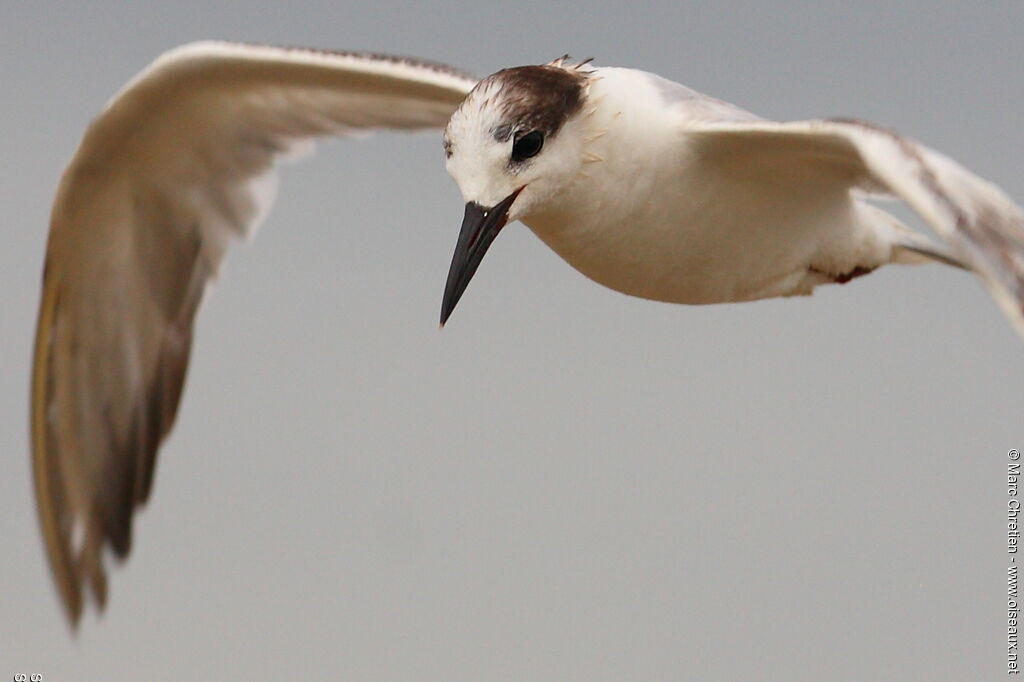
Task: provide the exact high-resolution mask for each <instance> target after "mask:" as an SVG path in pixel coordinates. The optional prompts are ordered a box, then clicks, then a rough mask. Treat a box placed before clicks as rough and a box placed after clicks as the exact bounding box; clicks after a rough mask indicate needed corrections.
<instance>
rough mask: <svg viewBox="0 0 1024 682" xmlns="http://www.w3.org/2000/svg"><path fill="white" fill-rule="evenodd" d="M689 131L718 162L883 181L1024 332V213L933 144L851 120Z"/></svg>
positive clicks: (863, 186)
mask: <svg viewBox="0 0 1024 682" xmlns="http://www.w3.org/2000/svg"><path fill="white" fill-rule="evenodd" d="M687 133H688V136H689V139H690V140H691V141H692V142H693V143H694V144H695V145H696V148H697V149H698V150H700V153H702V154H704V155H705V158H706V159H708V160H709V161H710V162H711V163H717V164H724V165H727V166H729V167H730V168H735V169H736V170H737V172H744V173H772V174H773V177H777V176H779V175H783V176H787V177H791V178H800V177H803V178H815V179H820V178H822V177H828V178H829V179H830V180H831V181H832V182H839V183H843V184H846V185H847V186H848V187H849V188H850V189H851V190H853V191H858V190H863V191H869V192H873V191H877V190H878V189H879V188H881V189H883V190H885V191H887V192H890V193H892V194H893V195H895V196H896V197H898V198H900V199H902V200H903V201H904V202H906V203H907V204H908V205H909V206H910V207H911V208H912V209H914V211H916V212H917V213H918V214H919V215H920V216H921V217H922V218H923V219H924V220H925V221H926V222H927V224H928V225H929V226H930V227H931V228H932V230H934V232H935V233H936V234H937V235H938V236H939V237H940V238H941V239H942V240H943V242H945V244H946V245H947V247H948V249H949V254H948V255H947V254H943V253H941V252H939V251H936V252H935V253H936V256H935V257H937V258H938V259H939V260H945V261H946V262H950V263H952V264H955V265H959V264H961V263H962V264H964V265H965V266H966V267H968V268H969V269H970V270H972V271H973V272H975V273H976V274H977V275H978V276H979V277H980V278H981V280H982V281H983V282H984V284H985V286H986V287H987V288H988V290H989V292H990V293H991V294H992V296H993V298H994V299H995V300H996V303H997V304H998V305H999V307H1000V308H1001V309H1002V311H1003V313H1004V314H1005V315H1006V316H1007V317H1008V318H1009V320H1010V322H1011V323H1012V324H1013V326H1014V328H1015V329H1016V330H1017V332H1018V333H1019V334H1021V335H1022V336H1024V212H1022V211H1021V209H1020V207H1018V206H1017V205H1016V204H1014V203H1013V201H1012V200H1011V199H1010V198H1009V197H1007V196H1006V194H1005V193H1003V191H1002V190H1000V189H999V188H998V187H996V186H995V185H993V184H992V183H990V182H988V181H986V180H984V179H982V178H980V177H978V176H977V175H975V174H974V173H972V172H970V171H969V170H967V169H966V168H964V167H963V166H961V165H960V164H958V163H956V162H955V161H953V160H952V159H950V158H948V157H946V156H944V155H942V154H940V153H939V152H937V151H935V150H933V149H930V148H928V147H925V146H924V145H921V144H919V143H917V142H915V141H913V140H911V139H909V138H906V137H903V136H901V135H898V134H897V133H894V132H892V131H889V130H886V129H884V128H881V127H878V126H875V125H872V124H869V123H865V122H863V121H857V120H853V119H832V120H813V121H794V122H789V123H773V122H768V121H750V122H735V121H712V122H689V123H688V125H687ZM911 247H912V250H918V251H920V250H921V246H920V245H911ZM929 253H930V252H929Z"/></svg>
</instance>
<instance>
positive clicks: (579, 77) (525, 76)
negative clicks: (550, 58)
mask: <svg viewBox="0 0 1024 682" xmlns="http://www.w3.org/2000/svg"><path fill="white" fill-rule="evenodd" d="M586 82H587V74H586V72H584V71H575V70H573V69H571V68H563V67H559V66H550V65H545V66H516V67H513V68H511V69H503V70H501V71H498V72H497V73H495V74H493V75H491V76H488V77H487V78H485V79H484V80H483V81H481V82H480V84H478V85H477V87H484V86H486V85H497V86H498V87H499V93H500V94H499V97H501V107H502V113H503V118H504V123H503V124H502V125H501V126H499V127H498V128H497V129H496V130H495V131H494V133H495V135H494V136H495V137H496V138H498V139H499V140H507V139H508V138H509V137H511V135H512V133H513V132H515V131H516V130H523V131H529V130H540V131H542V132H544V133H545V134H546V135H548V136H551V135H554V134H555V133H557V132H558V131H559V129H561V127H562V125H563V124H564V123H565V122H566V121H568V120H569V118H570V117H572V116H573V114H575V113H577V112H578V111H579V110H580V107H581V106H583V89H584V87H585V85H586Z"/></svg>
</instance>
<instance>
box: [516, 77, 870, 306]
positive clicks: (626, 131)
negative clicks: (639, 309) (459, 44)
mask: <svg viewBox="0 0 1024 682" xmlns="http://www.w3.org/2000/svg"><path fill="white" fill-rule="evenodd" d="M596 75H597V76H598V77H599V79H598V80H596V81H595V82H594V83H593V85H592V86H591V89H590V91H589V97H588V100H589V102H588V106H591V107H592V108H593V114H592V115H590V117H589V125H590V128H591V133H590V137H591V138H593V139H592V141H591V142H589V144H588V147H587V152H588V153H590V154H593V155H595V156H597V157H599V158H600V159H601V160H600V161H596V162H593V163H589V164H586V165H584V167H583V171H582V173H581V175H580V176H579V177H578V179H577V180H576V181H575V183H574V184H573V186H572V187H571V188H570V189H569V190H568V191H567V192H566V193H565V195H564V196H565V198H564V200H563V201H561V202H560V204H559V205H558V206H557V207H553V208H552V210H550V211H549V212H547V213H545V214H544V215H539V216H531V217H530V218H528V219H527V220H526V221H525V222H526V223H527V225H528V226H529V227H530V228H531V229H532V230H533V231H534V232H535V233H536V234H537V235H538V236H539V237H540V238H541V239H542V240H543V241H544V242H545V243H546V244H548V246H550V247H551V248H552V249H553V250H554V251H555V252H557V253H558V254H559V255H560V256H562V258H564V259H565V260H566V261H567V262H568V263H569V264H571V265H572V266H573V267H575V268H576V269H577V270H579V271H580V272H582V273H583V274H585V275H586V276H588V277H590V278H591V279H593V280H595V281H597V282H599V283H601V284H604V285H605V286H608V287H610V288H612V289H616V290H618V291H621V292H623V293H627V294H631V295H634V296H640V297H643V298H651V299H656V300H663V301H670V302H676V303H715V302H726V301H741V300H750V299H755V298H763V297H768V296H779V295H786V294H791V293H807V292H806V291H802V290H801V287H803V288H806V284H805V283H803V280H804V278H805V276H806V274H807V269H808V265H809V264H810V262H811V260H812V258H813V255H814V254H815V253H816V251H817V250H818V248H819V245H820V242H821V239H822V238H823V235H824V234H826V231H823V230H822V229H821V225H822V224H823V223H828V224H834V225H837V226H845V227H844V228H843V229H847V230H848V226H849V225H850V224H852V223H856V222H858V221H859V217H858V209H857V206H856V205H855V202H854V201H853V200H852V199H851V197H850V195H849V193H848V192H847V191H845V190H841V191H838V192H835V193H829V194H822V193H821V192H820V191H818V188H816V189H815V191H814V194H813V195H811V196H807V197H802V200H801V201H796V202H790V203H791V205H789V206H778V210H773V211H772V212H771V215H766V214H765V212H764V210H763V207H764V205H765V204H764V197H763V196H761V195H759V194H758V193H759V192H760V193H763V192H770V191H772V190H771V188H770V187H758V186H756V185H751V184H744V181H743V180H742V179H740V178H729V177H721V176H716V175H714V174H712V173H709V172H708V171H707V170H706V169H705V168H703V167H702V166H701V163H700V158H699V156H698V154H697V152H696V150H695V148H694V147H693V145H691V144H689V143H688V138H687V133H686V127H687V122H688V120H690V119H692V118H693V117H694V116H698V117H702V116H704V115H708V116H715V117H720V118H722V117H729V118H732V117H736V118H756V117H754V116H753V115H751V114H748V113H746V112H743V111H742V110H740V109H737V108H735V107H732V106H731V105H728V104H725V103H722V102H718V101H717V100H714V99H711V98H708V97H705V96H703V95H700V94H699V93H695V92H694V91H692V90H689V89H688V88H684V87H683V86H679V85H677V84H674V83H671V82H670V81H666V80H665V79H662V78H660V77H658V76H654V75H652V74H648V73H645V72H642V71H635V70H631V69H618V68H602V69H597V72H596ZM591 103H592V104H591Z"/></svg>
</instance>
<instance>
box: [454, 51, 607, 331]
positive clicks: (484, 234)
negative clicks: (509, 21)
mask: <svg viewBox="0 0 1024 682" xmlns="http://www.w3.org/2000/svg"><path fill="white" fill-rule="evenodd" d="M565 60H566V59H565V58H563V59H560V60H556V61H555V62H552V63H550V64H545V65H542V66H520V67H515V68H511V69H504V70H502V71H499V72H497V73H495V74H493V75H491V76H488V77H487V78H485V79H483V80H482V81H480V83H478V84H477V86H476V87H475V88H474V89H473V91H472V92H470V93H469V95H467V96H466V99H465V100H464V101H463V103H462V104H461V105H460V106H459V108H458V109H457V110H456V111H455V113H454V114H452V117H451V120H450V121H449V122H448V126H447V127H446V128H445V133H444V148H445V156H446V157H447V162H446V166H447V169H448V173H449V174H450V175H451V176H452V178H454V179H455V182H456V183H457V184H458V186H459V189H460V191H461V192H462V197H463V199H464V200H465V201H466V212H465V216H464V218H463V222H462V230H461V231H460V233H459V239H458V242H457V243H456V246H455V253H454V255H453V256H452V264H451V268H450V270H449V272H448V282H447V284H446V286H445V293H444V300H443V302H442V305H441V324H442V325H443V324H444V323H445V322H446V321H447V319H448V316H449V315H451V313H452V311H453V310H454V309H455V305H456V304H457V303H458V301H459V298H460V297H461V296H462V293H463V292H464V291H465V289H466V286H467V285H468V284H469V281H470V279H472V277H473V274H474V273H475V272H476V269H477V267H478V266H479V265H480V262H481V261H482V260H483V256H484V253H486V251H487V249H488V248H489V247H490V245H491V243H492V242H493V241H494V238H495V237H497V235H498V233H499V232H500V231H501V229H502V228H503V227H504V226H505V225H506V224H507V223H509V222H511V221H514V220H519V219H522V218H528V217H529V216H531V215H534V214H537V213H540V212H543V211H544V210H546V209H549V208H550V207H551V205H552V204H553V203H556V202H557V199H558V197H559V195H560V193H561V192H562V191H563V190H565V189H566V188H567V187H568V185H569V184H570V183H572V181H573V180H574V179H575V178H576V176H577V175H578V174H579V172H580V169H581V168H582V166H583V159H584V143H585V139H586V136H585V130H584V124H583V118H584V117H582V116H580V113H581V111H582V110H583V108H584V103H585V99H586V91H587V86H588V83H589V79H590V73H591V72H590V70H589V69H585V68H583V67H584V64H585V63H586V62H584V63H582V64H577V65H572V66H569V65H566V64H565Z"/></svg>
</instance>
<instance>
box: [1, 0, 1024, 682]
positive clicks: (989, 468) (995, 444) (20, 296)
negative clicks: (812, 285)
mask: <svg viewBox="0 0 1024 682" xmlns="http://www.w3.org/2000/svg"><path fill="white" fill-rule="evenodd" d="M1022 30H1024V3H1020V2H983V3H937V2H900V3H893V2H891V1H889V0H887V1H885V2H857V3H819V2H813V3H796V2H778V3H770V4H757V3H705V4H699V5H698V4H690V3H685V2H679V1H678V0H666V1H663V2H653V3H635V2H634V3H621V4H610V3H607V2H587V3H556V4H548V3H547V2H541V1H540V0H528V1H525V2H516V3H497V2H490V1H488V0H485V1H484V2H472V3H470V2H466V3H462V4H450V5H442V4H438V3H412V2H410V3H395V2H389V1H381V2H375V3H372V4H366V5H356V4H355V3H346V2H301V1H299V2H264V3H248V4H240V3H200V2H184V1H182V2H175V3H161V5H160V6H156V5H147V4H142V3H131V4H130V3H118V2H107V1H101V2H92V3H82V4H76V5H72V4H70V3H68V4H64V3H61V4H57V3H46V2H14V1H13V0H0V84H2V86H3V92H4V99H3V102H2V104H0V129H2V130H3V131H4V134H3V135H0V175H2V178H3V179H2V182H0V215H2V221H0V223H2V225H3V227H2V230H3V237H4V248H3V249H2V250H0V287H2V290H3V292H4V295H3V297H2V298H3V301H2V303H0V307H2V315H0V350H2V353H0V415H2V420H0V452H2V453H3V458H2V459H0V542H2V545H0V547H2V550H3V561H2V562H0V586H2V588H0V678H2V679H11V675H13V674H14V673H19V672H24V673H42V674H43V676H44V677H43V679H44V680H48V681H54V682H56V681H58V680H61V681H65V680H75V681H79V680H85V681H92V680H126V681H127V680H147V681H158V680H187V679H196V680H282V679H289V680H298V679H306V680H326V679H341V680H396V681H397V680H446V681H458V680H474V681H476V680H516V681H522V680H587V681H597V680H679V679H700V680H736V679H752V680H866V679H871V680H967V679H972V680H980V679H997V678H999V677H1000V676H1002V675H1003V674H1004V673H1003V671H1004V669H1005V647H1006V632H1005V611H1004V610H1005V603H1006V601H1005V600H1006V596H1005V594H1006V585H1005V573H1006V568H1005V566H1006V565H1007V556H1006V554H1005V508H1006V490H1005V468H1006V464H1005V462H1006V451H1007V450H1008V449H1009V448H1011V447H1018V448H1020V447H1021V445H1022V442H1024V440H1022V430H1021V426H1022V418H1021V412H1022V406H1021V393H1022V391H1021V388H1022V385H1024V344H1022V343H1021V340H1020V339H1018V338H1016V337H1015V336H1014V334H1013V332H1012V331H1011V329H1010V327H1009V325H1008V324H1007V323H1006V322H1005V321H1004V320H1003V318H1002V316H1001V315H1000V313H999V312H998V311H997V309H996V307H995V305H994V304H993V303H992V302H991V301H990V300H989V298H988V296H987V295H986V294H985V292H984V291H983V289H982V287H981V286H980V285H979V284H978V283H977V282H976V281H975V280H973V279H972V278H970V277H968V276H966V275H964V274H962V273H960V272H957V271H954V270H952V269H947V268H941V267H938V266H930V267H922V268H914V269H909V268H904V269H900V268H895V267H891V268H887V269H885V270H884V271H881V272H879V273H876V274H874V275H872V276H871V277H868V278H865V279H863V280H859V281H857V282H855V283H853V284H851V285H849V286H846V287H831V288H827V289H823V290H819V293H817V294H816V295H815V296H814V297H813V298H811V299H800V300H786V301H769V302H761V303H756V304H743V305H733V306H716V307H704V308H694V307H682V306H672V305H666V304H659V303H651V302H645V301H639V300H635V299H630V298H627V297H625V296H622V295H620V294H617V293H614V292H611V291H608V290H605V289H603V288H601V287H599V286H597V285H595V284H593V283H591V282H589V281H587V280H586V279H585V278H584V277H583V276H582V275H580V274H578V273H576V272H575V271H574V270H572V269H571V268H570V267H568V266H567V265H565V264H564V263H563V262H561V261H560V260H559V258H558V257H557V256H555V255H554V254H553V253H551V252H550V251H548V249H547V248H546V247H544V246H543V245H542V244H541V242H540V241H539V240H538V239H536V238H535V237H534V236H533V235H532V234H531V233H530V232H529V231H528V230H527V229H526V228H524V227H522V226H521V225H517V226H515V227H513V228H510V229H507V230H506V231H505V233H503V234H502V236H501V238H500V239H499V240H498V242H497V243H496V244H495V246H494V247H493V248H492V250H491V251H490V253H489V254H488V257H487V259H486V262H485V264H484V265H483V267H482V268H481V270H480V272H479V273H478V274H477V276H476V278H475V279H474V281H473V283H472V286H471V287H470V288H469V290H468V291H467V293H466V296H465V298H464V299H463V301H462V303H461V304H460V306H459V309H458V310H457V311H456V313H455V315H454V316H453V318H452V320H451V322H450V324H449V326H448V327H447V328H446V329H445V330H444V331H443V332H439V331H438V329H437V314H438V308H439V305H440V300H441V293H442V289H443V285H444V278H445V275H446V272H447V267H448V263H449V260H450V257H451V251H452V248H453V247H454V243H455V237H456V234H457V232H458V227H459V223H460V220H461V217H462V202H461V200H460V198H459V194H458V191H457V189H456V187H455V185H454V183H453V182H452V181H451V180H450V179H449V178H448V177H447V175H446V174H445V173H444V169H443V158H442V152H441V144H440V139H439V136H438V135H435V134H424V135H418V136H400V135H384V136H378V137H374V138H372V139H369V140H363V141H357V142H353V141H342V142H332V143H328V144H324V145H321V146H320V148H319V153H318V154H317V156H316V157H315V158H314V159H312V160H309V161H307V162H305V163H303V164H301V165H296V166H293V167H289V168H287V169H286V170H285V172H284V173H283V178H282V183H281V190H280V195H279V201H278V204H277V206H276V207H275V209H274V210H273V212H272V213H271V215H270V218H269V220H268V221H267V222H266V223H265V224H264V226H263V228H262V229H261V231H260V233H259V235H258V238H257V239H256V240H255V241H254V242H253V243H251V244H249V245H246V246H244V247H243V248H240V249H237V250H236V251H234V252H233V253H232V255H231V257H230V258H229V260H228V263H227V266H226V268H225V270H224V277H223V278H222V279H221V282H220V284H219V286H218V287H217V290H216V292H215V295H214V296H213V297H212V298H211V299H210V300H209V303H208V305H207V307H206V310H205V311H204V314H203V316H202V318H201V319H200V321H199V325H198V338H197V344H196V347H195V352H194V361H193V365H192V368H191V373H190V377H189V382H188V386H187V391H186V395H185V399H184V405H183V409H182V411H181V414H180V418H179V421H178V427H177V429H176V431H175V433H174V434H173V436H172V438H171V439H170V441H169V442H168V443H167V445H166V447H165V448H164V450H163V452H162V456H161V459H160V462H159V466H158V468H157V477H156V485H155V491H154V495H153V498H152V500H151V502H150V504H149V507H148V508H147V509H146V510H145V511H144V512H143V514H142V515H141V517H140V518H139V520H138V521H137V523H136V527H135V531H136V532H135V545H134V552H133V555H132V557H131V559H130V561H129V562H128V563H127V564H126V565H125V566H124V567H123V568H122V569H120V570H116V571H115V572H114V575H113V578H112V581H111V600H110V604H109V607H108V610H107V612H106V614H105V615H104V616H103V617H102V618H100V619H96V618H95V617H93V616H91V615H90V616H89V617H87V618H86V619H85V621H84V623H83V627H82V628H81V632H80V634H79V636H78V637H77V639H72V637H71V636H70V635H69V632H68V630H67V628H66V627H65V625H64V623H63V622H62V614H61V611H60V609H59V607H58V604H57V601H56V595H55V592H54V590H53V588H52V586H51V581H50V577H49V575H48V569H47V567H46V565H45V563H44V556H43V551H42V545H41V543H40V540H39V537H38V529H37V523H36V515H35V509H34V506H33V502H32V498H31V479H30V468H29V456H28V444H27V394H28V370H29V364H30V357H31V344H32V337H33V334H34V327H35V314H36V306H37V302H38V284H39V279H40V272H41V267H42V256H43V247H44V240H45V235H46V230H47V223H48V214H49V207H50V202H51V200H52V196H53V192H54V189H55V187H56V183H57V179H58V177H59V174H60V172H61V170H62V169H63V166H64V164H65V163H66V162H67V160H68V159H69V158H70V156H71V154H72V153H73V151H74V149H75V147H76V145H77V144H78V140H79V138H80V135H81V134H82V132H83V130H84V128H85V126H86V124H87V123H88V121H89V120H90V119H91V118H92V117H93V116H94V115H95V114H96V113H97V112H98V111H99V109H100V108H101V107H102V105H103V104H104V102H105V101H106V100H107V99H108V98H109V97H110V96H111V95H112V94H113V93H114V92H115V91H116V90H117V89H118V88H120V87H121V85H122V84H123V83H124V82H125V81H126V80H127V79H128V78H130V77H131V76H132V75H133V74H135V73H136V72H137V71H139V70H140V69H141V68H143V67H144V66H145V65H146V64H147V63H148V62H149V61H150V60H151V59H152V58H154V57H155V56H156V55H157V54H159V53H160V52H161V51H163V50H164V49H167V48H170V47H173V46H175V45H177V44H180V43H183V42H187V41H191V40H196V39H200V38H228V39H240V40H250V41H259V42H269V43H282V44H297V45H311V46H318V47H327V48H332V47H334V48H349V49H368V50H378V51H386V52H399V53H406V54H410V55H417V56H423V57H429V58H433V59H437V60H441V61H446V62H449V63H452V64H455V65H458V66H462V67H465V68H467V69H469V70H472V71H475V72H477V73H479V74H481V75H485V74H487V73H490V72H492V71H495V70H497V69H498V68H501V67H504V66H509V65H515V64H524V63H537V62H541V61H547V60H549V59H551V58H554V57H556V56H558V55H560V54H562V53H564V52H571V53H572V54H573V55H576V56H579V57H588V56H592V55H593V56H595V57H597V60H598V63H599V64H608V65H620V66H631V67H638V68H643V69H648V70H651V71H654V72H657V73H659V74H662V75H664V76H666V77H669V78H672V79H674V80H678V81H680V82H682V83H685V84H687V85H690V86H691V87H694V88H697V89H699V90H702V91H705V92H708V93H710V94H713V95H715V96H718V97H721V98H723V99H726V100H730V101H733V102H735V103H737V104H740V105H742V106H744V107H746V108H749V109H751V110H752V111H755V112H757V113H759V114H761V115H764V116H768V117H772V118H780V119H785V118H806V117H812V116H833V115H850V116H858V117H862V118H866V119H868V120H872V121H875V122H878V123H881V124H884V125H886V126H890V127H892V128H895V129H897V130H900V131H902V132H905V133H907V134H910V135H912V136H914V137H916V138H917V139H920V140H922V141H924V142H926V143H927V144H929V145H931V146H933V147H935V148H937V149H939V150H942V151H944V152H946V153H947V154H949V155H951V156H953V157H954V158H956V159H958V160H960V161H961V162H962V163H964V164H965V165H966V166H967V167H969V168H971V169H973V170H975V171H976V172H978V173H979V174H981V175H982V176H984V177H986V178H989V179H991V180H993V181H995V182H996V183H998V184H999V185H1001V186H1002V187H1003V188H1004V189H1005V190H1006V191H1007V192H1008V193H1009V194H1010V195H1011V196H1014V197H1016V199H1017V200H1018V201H1024V153H1022V152H1024V127H1022V126H1021V107H1022V105H1024V70H1022V69H1021V65H1022V64H1024V41H1022V40H1021V35H1022ZM904 215H905V214H904Z"/></svg>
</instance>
